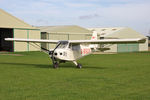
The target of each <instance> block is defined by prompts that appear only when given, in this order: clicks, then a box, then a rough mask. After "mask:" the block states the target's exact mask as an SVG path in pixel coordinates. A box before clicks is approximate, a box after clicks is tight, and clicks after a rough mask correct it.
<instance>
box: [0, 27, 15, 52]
mask: <svg viewBox="0 0 150 100" xmlns="http://www.w3.org/2000/svg"><path fill="white" fill-rule="evenodd" d="M5 38H13V29H7V28H0V51H8V52H13V50H14V48H13V42H10V41H5V40H4V39H5Z"/></svg>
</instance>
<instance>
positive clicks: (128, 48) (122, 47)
mask: <svg viewBox="0 0 150 100" xmlns="http://www.w3.org/2000/svg"><path fill="white" fill-rule="evenodd" d="M136 51H139V44H137V43H136V44H118V45H117V52H136Z"/></svg>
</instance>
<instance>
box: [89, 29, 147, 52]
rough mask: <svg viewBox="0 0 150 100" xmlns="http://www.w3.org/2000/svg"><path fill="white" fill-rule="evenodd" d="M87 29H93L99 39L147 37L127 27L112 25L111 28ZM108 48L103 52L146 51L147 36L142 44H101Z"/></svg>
mask: <svg viewBox="0 0 150 100" xmlns="http://www.w3.org/2000/svg"><path fill="white" fill-rule="evenodd" d="M88 29H89V30H95V31H97V32H98V34H99V37H98V38H99V39H124V38H147V37H146V36H144V35H142V34H140V33H138V32H136V31H135V30H133V29H131V28H128V27H113V28H88ZM103 46H104V47H106V48H110V50H106V51H105V52H136V51H148V38H147V39H146V42H145V43H144V44H139V43H133V44H128V43H126V44H113V45H112V44H106V45H103Z"/></svg>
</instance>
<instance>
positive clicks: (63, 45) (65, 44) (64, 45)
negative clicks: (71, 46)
mask: <svg viewBox="0 0 150 100" xmlns="http://www.w3.org/2000/svg"><path fill="white" fill-rule="evenodd" d="M67 45H68V43H61V44H60V45H59V46H58V48H66V47H67Z"/></svg>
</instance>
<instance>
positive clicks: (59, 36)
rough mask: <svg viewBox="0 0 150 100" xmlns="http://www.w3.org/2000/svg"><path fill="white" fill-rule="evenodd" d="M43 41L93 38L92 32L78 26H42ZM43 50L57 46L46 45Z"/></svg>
mask: <svg viewBox="0 0 150 100" xmlns="http://www.w3.org/2000/svg"><path fill="white" fill-rule="evenodd" d="M39 28H40V30H41V39H51V40H87V39H90V38H91V35H92V31H90V30H88V29H86V28H83V27H80V26H76V25H64V26H41V27H39ZM42 47H43V48H47V49H52V48H54V47H55V44H44V43H42Z"/></svg>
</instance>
